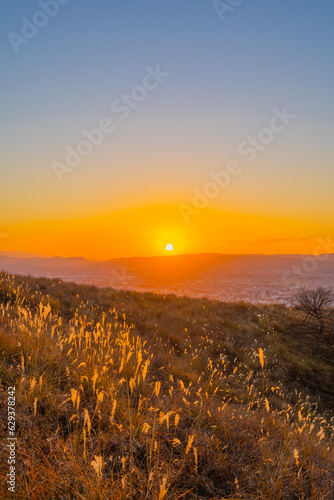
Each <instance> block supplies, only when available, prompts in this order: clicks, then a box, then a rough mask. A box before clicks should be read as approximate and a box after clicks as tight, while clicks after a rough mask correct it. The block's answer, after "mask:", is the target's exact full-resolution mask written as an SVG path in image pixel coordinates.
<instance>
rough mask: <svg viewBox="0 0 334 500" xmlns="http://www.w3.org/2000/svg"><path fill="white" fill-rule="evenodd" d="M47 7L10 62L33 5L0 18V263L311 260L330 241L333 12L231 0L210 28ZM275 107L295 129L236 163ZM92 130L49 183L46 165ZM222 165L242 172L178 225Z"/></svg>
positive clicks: (206, 19)
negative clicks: (251, 257)
mask: <svg viewBox="0 0 334 500" xmlns="http://www.w3.org/2000/svg"><path fill="white" fill-rule="evenodd" d="M43 1H45V3H46V0H41V2H43ZM54 1H55V0H52V2H54ZM63 1H64V2H65V0H63ZM52 2H51V3H52ZM225 4H228V1H226V2H225ZM58 7H59V10H58V12H57V13H56V14H55V15H54V17H53V18H51V17H49V18H48V17H46V24H45V26H43V27H39V28H37V34H35V36H33V37H32V38H31V39H29V40H27V39H26V41H27V43H21V42H20V43H18V45H17V46H16V51H17V52H18V53H16V52H15V50H14V48H13V43H14V42H13V36H14V35H13V34H15V35H19V36H22V28H23V26H24V24H25V21H24V20H23V19H22V18H26V19H28V20H29V21H32V20H33V19H37V22H38V20H40V21H41V22H43V16H42V18H41V17H38V15H37V17H36V13H37V12H38V11H41V10H42V9H41V6H40V4H39V2H35V1H31V0H29V1H27V0H16V1H14V2H13V1H11V0H3V2H2V3H1V7H0V10H1V16H0V36H1V44H0V51H1V60H2V72H1V77H0V78H1V89H2V91H1V97H0V99H1V110H2V113H1V116H2V120H1V137H2V143H3V145H2V150H1V185H0V190H1V195H0V207H1V211H0V251H3V252H5V251H25V252H26V251H27V252H35V253H44V254H48V255H54V254H57V255H63V256H73V255H83V256H86V257H89V258H96V259H104V258H105V259H107V258H112V257H121V256H131V255H154V254H159V253H163V251H164V250H163V249H164V246H165V244H166V243H168V242H171V243H173V244H174V246H175V251H176V252H178V253H183V252H186V253H198V252H221V253H258V252H262V253H279V252H282V253H295V252H299V253H313V252H314V250H315V247H316V246H317V243H316V241H317V240H318V239H319V238H328V237H330V235H334V203H333V185H334V169H333V156H334V155H333V147H332V144H333V129H334V127H333V125H334V112H333V111H334V101H333V83H334V67H333V46H334V43H333V42H334V32H333V20H334V3H333V2H332V0H323V1H319V2H314V1H311V0H294V1H293V2H291V0H279V1H273V0H253V1H251V0H244V2H241V3H240V5H239V6H237V7H234V8H233V9H232V11H231V12H226V13H225V15H224V19H223V20H222V19H220V17H219V15H218V13H217V12H216V10H215V8H214V5H213V2H211V1H204V0H191V1H190V0H183V1H182V2H180V1H176V0H168V1H167V0H165V1H159V2H157V1H156V0H155V1H153V0H143V1H141V2H138V1H134V0H133V1H118V2H116V1H110V0H95V1H94V2H93V1H88V0H80V2H79V0H69V1H68V3H67V4H66V3H64V4H62V5H58ZM34 16H35V17H34ZM44 18H45V16H44ZM9 33H12V35H9V37H8V34H9ZM9 38H11V40H10V39H9ZM16 40H18V39H16ZM21 41H22V39H21ZM14 45H15V43H14ZM157 65H160V68H161V71H163V72H166V73H169V75H168V76H166V77H165V78H164V79H163V81H162V82H161V84H159V85H158V87H157V88H156V89H154V90H151V91H148V92H147V97H146V98H145V99H144V100H143V101H142V102H139V103H138V105H137V107H136V108H135V109H132V110H131V112H130V114H129V116H128V117H127V118H126V119H124V120H121V115H120V114H119V113H118V114H117V113H115V111H112V109H111V104H112V103H113V102H114V101H115V100H116V99H119V98H120V97H121V96H122V94H129V93H131V91H132V90H133V89H134V87H136V86H138V85H141V83H142V80H143V78H144V77H145V75H146V74H147V69H146V68H147V67H148V66H150V67H151V68H156V66H157ZM151 83H152V80H151ZM285 107H286V109H287V110H288V113H290V114H293V115H295V118H294V119H293V120H292V121H291V123H290V124H289V125H287V126H286V127H285V129H284V130H283V131H282V132H280V133H275V135H274V138H273V140H272V142H271V143H269V144H267V145H266V146H265V147H264V148H263V150H262V151H259V152H257V154H256V158H255V159H254V160H253V161H251V162H248V161H247V156H246V155H245V154H241V153H240V151H238V148H239V145H240V144H241V143H243V142H244V141H247V140H248V138H249V136H256V135H257V134H258V133H259V132H260V131H261V130H262V129H263V128H264V127H268V125H269V123H270V121H271V119H272V117H273V116H274V115H273V109H277V110H281V111H282V110H283V109H284V108H285ZM106 118H109V119H110V120H112V121H113V124H114V128H115V130H114V131H113V132H112V133H110V134H106V135H105V136H104V140H103V143H102V144H101V145H99V146H95V147H94V148H93V149H92V153H91V154H90V155H89V156H87V157H86V158H84V159H83V160H82V162H81V163H80V165H79V166H78V167H76V168H75V169H74V170H73V171H72V172H70V173H65V174H64V175H63V177H62V179H63V182H59V180H58V178H57V176H56V174H55V172H54V170H53V168H52V164H53V163H54V162H59V163H65V156H66V147H68V146H70V147H72V148H76V147H77V145H78V143H79V142H80V141H82V140H83V139H85V137H84V136H83V133H82V130H84V129H87V130H92V129H95V128H96V127H97V126H98V125H99V123H100V122H101V120H103V119H106ZM232 160H233V161H237V162H238V163H239V165H240V168H241V172H240V173H239V174H238V175H235V176H232V177H231V179H230V182H229V183H228V185H227V186H225V187H224V188H220V189H219V192H218V193H217V194H215V196H213V197H212V198H211V199H208V200H207V204H206V206H205V207H203V208H200V209H198V208H196V213H193V214H192V215H191V217H190V219H189V220H188V221H186V220H185V219H184V217H183V216H182V213H181V210H180V204H181V205H185V206H187V207H192V208H194V206H193V199H194V189H197V190H199V191H200V192H202V193H203V190H204V189H205V186H206V185H207V183H208V182H212V179H210V172H218V171H221V170H225V169H226V165H227V164H228V163H229V162H231V161H232ZM187 222H188V223H187Z"/></svg>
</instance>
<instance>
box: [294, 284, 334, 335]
mask: <svg viewBox="0 0 334 500" xmlns="http://www.w3.org/2000/svg"><path fill="white" fill-rule="evenodd" d="M293 301H294V304H295V307H296V309H297V310H299V311H303V312H305V313H306V318H305V328H304V331H305V329H306V327H307V325H308V324H309V322H310V321H311V319H312V318H316V319H317V321H318V324H319V332H320V334H322V333H323V331H324V319H326V318H328V317H329V316H330V315H331V314H332V313H333V312H334V309H333V310H332V311H331V312H329V313H328V312H327V313H326V310H327V311H328V309H329V308H330V307H332V306H333V304H334V292H333V290H332V289H331V288H324V287H322V286H319V287H318V288H316V289H315V290H310V289H308V288H305V287H304V288H301V289H300V290H299V291H298V292H297V293H296V294H295V295H294V296H293Z"/></svg>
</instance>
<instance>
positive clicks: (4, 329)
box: [0, 274, 334, 500]
mask: <svg viewBox="0 0 334 500" xmlns="http://www.w3.org/2000/svg"><path fill="white" fill-rule="evenodd" d="M0 302H1V309H0V347H1V364H0V371H1V380H2V396H3V399H4V400H5V399H6V390H7V387H8V386H15V387H16V401H17V403H16V411H17V415H16V419H17V429H16V433H17V434H16V435H17V437H18V438H19V442H20V446H19V447H18V448H17V497H18V498H33V499H34V498H36V499H37V498H38V499H39V498H50V499H51V498H55V499H56V498H61V497H62V496H63V497H64V498H75V499H76V498H78V499H79V498H96V499H97V498H101V499H102V498H115V499H120V498H134V499H135V498H138V499H142V498H154V499H155V498H157V499H162V498H166V499H173V500H175V499H176V498H188V499H221V498H229V497H231V496H238V497H240V498H247V499H263V498H266V499H268V500H271V499H274V498H275V499H278V500H280V499H282V500H283V499H291V500H292V499H296V498H305V499H306V498H312V499H314V500H319V499H320V498H323V499H327V498H328V499H330V498H331V496H330V495H333V467H332V465H331V464H332V461H333V433H332V430H333V418H332V417H333V409H334V405H333V396H334V388H333V380H334V366H333V354H334V352H333V351H334V323H333V321H332V322H331V323H328V324H327V334H326V335H325V336H323V338H320V339H319V337H318V335H317V332H316V326H315V325H310V327H309V329H308V331H307V332H306V333H305V335H304V336H303V337H302V338H301V332H302V319H303V318H302V316H300V314H299V313H298V312H296V311H293V310H289V309H287V308H285V307H283V306H267V307H264V306H263V307H258V306H251V305H249V304H224V303H220V302H214V301H209V300H206V299H201V300H200V299H190V298H186V297H184V298H178V297H175V296H172V295H155V294H151V293H144V294H140V293H136V292H126V291H116V290H112V289H104V290H100V289H98V288H96V287H89V286H79V285H75V284H71V283H61V282H59V281H58V280H47V279H33V278H27V277H26V278H20V277H16V278H15V277H10V276H7V275H4V274H3V275H1V282H0ZM263 353H264V356H263ZM316 404H318V410H319V411H318V412H317V411H316V406H315V405H316ZM1 408H2V412H3V415H2V417H3V418H2V422H3V428H2V432H3V433H4V439H6V433H7V430H6V426H5V422H6V420H7V416H6V415H5V411H6V407H5V404H2V405H1ZM324 414H325V418H324ZM331 419H332V420H331ZM1 453H2V456H1V463H2V474H3V476H4V477H5V476H6V473H7V471H6V460H7V459H6V455H7V450H6V449H3V450H2V452H1ZM1 487H2V488H3V490H2V491H1V497H2V498H7V496H6V494H7V493H8V492H7V491H6V486H5V483H4V482H2V486H1Z"/></svg>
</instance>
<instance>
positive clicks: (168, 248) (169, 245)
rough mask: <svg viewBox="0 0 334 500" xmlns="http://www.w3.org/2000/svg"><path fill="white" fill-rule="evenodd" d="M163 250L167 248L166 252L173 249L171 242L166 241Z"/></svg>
mask: <svg viewBox="0 0 334 500" xmlns="http://www.w3.org/2000/svg"><path fill="white" fill-rule="evenodd" d="M165 250H168V252H172V251H173V250H174V247H173V245H172V244H171V243H168V244H167V245H166V246H165Z"/></svg>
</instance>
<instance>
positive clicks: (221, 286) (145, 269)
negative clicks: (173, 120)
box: [0, 254, 334, 305]
mask: <svg viewBox="0 0 334 500" xmlns="http://www.w3.org/2000/svg"><path fill="white" fill-rule="evenodd" d="M0 270H1V271H5V272H8V273H11V274H19V275H31V276H34V277H47V278H57V279H60V280H63V281H67V282H69V281H71V282H76V283H79V284H92V285H96V286H98V287H110V288H114V289H129V290H136V291H142V292H144V291H150V292H156V293H163V294H167V293H173V294H176V295H180V296H182V295H187V296H189V297H207V298H208V299H212V300H218V301H222V302H238V301H245V302H251V303H285V304H287V305H289V303H290V300H291V297H292V295H293V294H294V292H296V291H297V290H298V289H299V288H301V287H307V288H316V287H317V286H325V287H330V286H332V285H333V282H334V254H322V255H222V254H198V255H168V256H162V257H133V258H122V259H113V260H106V261H91V260H87V259H85V258H83V257H77V258H76V257H74V258H63V257H49V258H47V257H27V256H25V257H20V256H17V254H16V255H15V256H13V255H10V254H9V255H0Z"/></svg>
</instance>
